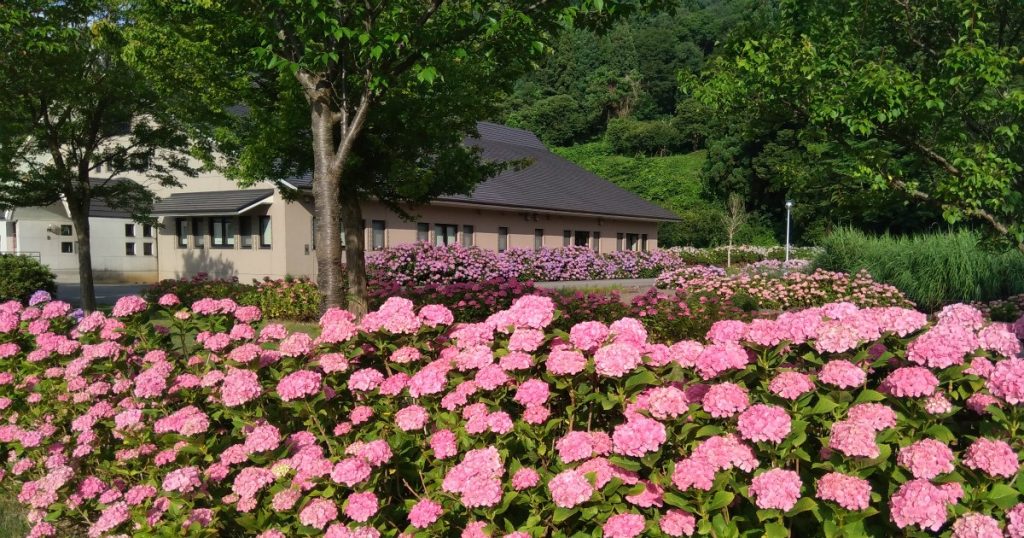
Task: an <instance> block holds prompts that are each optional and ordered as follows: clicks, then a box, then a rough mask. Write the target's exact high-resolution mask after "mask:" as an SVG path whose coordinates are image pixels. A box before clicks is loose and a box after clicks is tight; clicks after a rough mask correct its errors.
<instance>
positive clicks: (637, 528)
mask: <svg viewBox="0 0 1024 538" xmlns="http://www.w3.org/2000/svg"><path fill="white" fill-rule="evenodd" d="M645 524H646V521H645V520H644V516H641V515H640V514H615V515H614V516H612V517H609V518H608V520H607V521H605V523H604V525H603V526H602V527H601V531H602V533H603V536H605V538H636V537H637V536H640V535H641V534H642V533H643V532H644V526H645Z"/></svg>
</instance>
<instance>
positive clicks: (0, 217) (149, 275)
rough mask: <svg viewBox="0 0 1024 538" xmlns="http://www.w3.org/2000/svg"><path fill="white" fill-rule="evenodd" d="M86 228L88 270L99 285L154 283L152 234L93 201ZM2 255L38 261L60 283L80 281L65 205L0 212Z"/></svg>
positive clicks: (155, 268)
mask: <svg viewBox="0 0 1024 538" xmlns="http://www.w3.org/2000/svg"><path fill="white" fill-rule="evenodd" d="M91 213H92V216H91V218H90V219H89V227H90V231H91V237H92V242H91V243H92V266H93V273H94V275H95V278H96V281H97V282H141V283H149V282H155V281H156V280H157V241H156V235H157V234H156V230H155V229H154V228H153V227H152V226H149V225H143V224H138V223H136V222H133V221H132V220H131V218H129V215H128V214H127V213H125V212H123V211H117V210H113V209H111V208H109V207H107V206H106V204H104V203H102V202H101V201H98V200H97V201H94V202H93V204H92V208H91ZM0 232H2V235H0V254H21V255H24V256H31V257H33V258H36V259H38V260H39V261H40V262H42V263H43V265H46V266H48V267H49V268H50V270H51V271H53V273H54V274H55V275H57V281H58V282H78V241H77V237H76V234H75V227H74V224H73V223H72V222H71V214H70V213H69V212H68V208H67V206H66V205H65V204H64V203H63V202H58V203H56V204H52V205H49V206H45V207H19V208H16V209H13V210H9V211H4V212H2V213H0Z"/></svg>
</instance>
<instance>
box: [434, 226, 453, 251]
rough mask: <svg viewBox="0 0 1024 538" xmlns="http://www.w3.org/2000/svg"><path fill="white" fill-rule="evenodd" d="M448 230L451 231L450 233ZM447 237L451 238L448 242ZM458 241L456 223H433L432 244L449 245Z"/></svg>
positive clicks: (437, 245)
mask: <svg viewBox="0 0 1024 538" xmlns="http://www.w3.org/2000/svg"><path fill="white" fill-rule="evenodd" d="M448 232H451V235H449V234H448ZM448 238H451V242H448ZM438 241H440V243H439V242H438ZM458 242H459V226H458V225H457V224H444V223H434V246H436V247H450V246H454V245H456V244H457V243H458Z"/></svg>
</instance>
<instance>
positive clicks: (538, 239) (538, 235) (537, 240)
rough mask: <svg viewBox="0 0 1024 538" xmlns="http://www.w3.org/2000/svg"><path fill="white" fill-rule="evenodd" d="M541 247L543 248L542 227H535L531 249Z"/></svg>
mask: <svg viewBox="0 0 1024 538" xmlns="http://www.w3.org/2000/svg"><path fill="white" fill-rule="evenodd" d="M542 248H544V228H535V229H534V230H533V250H540V249H542Z"/></svg>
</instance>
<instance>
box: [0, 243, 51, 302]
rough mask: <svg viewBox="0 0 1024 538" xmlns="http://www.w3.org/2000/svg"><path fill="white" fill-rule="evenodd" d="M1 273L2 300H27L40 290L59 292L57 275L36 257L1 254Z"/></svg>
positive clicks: (0, 291) (0, 290)
mask: <svg viewBox="0 0 1024 538" xmlns="http://www.w3.org/2000/svg"><path fill="white" fill-rule="evenodd" d="M0 274H2V275H3V278H0V301H10V300H15V301H27V300H28V299H29V297H31V296H32V294H33V293H34V292H36V291H39V290H42V291H45V292H47V293H50V294H53V293H57V280H56V278H57V277H56V276H54V274H53V272H51V271H50V268H49V267H47V266H45V265H43V264H41V263H39V262H38V261H36V260H35V259H34V258H30V257H28V256H19V255H15V254H0Z"/></svg>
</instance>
